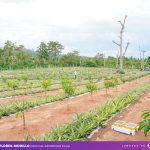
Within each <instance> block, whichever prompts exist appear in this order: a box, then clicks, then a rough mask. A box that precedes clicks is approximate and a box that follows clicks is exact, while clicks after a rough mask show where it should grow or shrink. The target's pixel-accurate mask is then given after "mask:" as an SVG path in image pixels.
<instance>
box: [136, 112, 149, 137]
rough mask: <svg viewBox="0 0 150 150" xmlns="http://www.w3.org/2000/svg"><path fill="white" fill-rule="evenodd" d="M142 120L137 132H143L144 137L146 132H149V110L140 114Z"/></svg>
mask: <svg viewBox="0 0 150 150" xmlns="http://www.w3.org/2000/svg"><path fill="white" fill-rule="evenodd" d="M142 117H143V120H142V121H141V122H139V128H138V130H139V131H141V130H142V129H143V130H144V135H145V136H146V135H147V134H148V132H149V131H150V110H146V111H145V112H144V113H143V114H142Z"/></svg>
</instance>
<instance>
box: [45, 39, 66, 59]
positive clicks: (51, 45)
mask: <svg viewBox="0 0 150 150" xmlns="http://www.w3.org/2000/svg"><path fill="white" fill-rule="evenodd" d="M47 49H48V53H49V56H50V57H51V58H52V60H53V61H57V60H58V58H59V55H60V54H61V53H62V50H63V49H64V46H63V45H62V44H60V43H59V42H57V41H49V42H48V43H47Z"/></svg>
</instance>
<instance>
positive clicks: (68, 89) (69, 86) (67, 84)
mask: <svg viewBox="0 0 150 150" xmlns="http://www.w3.org/2000/svg"><path fill="white" fill-rule="evenodd" d="M61 84H62V89H63V90H64V92H65V94H66V95H67V96H68V97H71V96H73V95H74V94H75V87H74V85H73V83H72V81H71V79H69V78H64V77H62V78H61ZM68 100H69V99H68ZM68 100H67V111H69V101H68Z"/></svg>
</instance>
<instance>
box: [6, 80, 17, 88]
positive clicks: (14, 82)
mask: <svg viewBox="0 0 150 150" xmlns="http://www.w3.org/2000/svg"><path fill="white" fill-rule="evenodd" d="M6 84H7V86H8V87H10V88H12V89H13V90H16V89H17V88H18V87H19V81H18V80H7V81H6Z"/></svg>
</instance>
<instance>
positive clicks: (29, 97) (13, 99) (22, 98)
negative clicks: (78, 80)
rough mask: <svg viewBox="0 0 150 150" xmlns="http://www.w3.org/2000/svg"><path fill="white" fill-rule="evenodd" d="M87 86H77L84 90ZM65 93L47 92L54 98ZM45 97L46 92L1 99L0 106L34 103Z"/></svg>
mask: <svg viewBox="0 0 150 150" xmlns="http://www.w3.org/2000/svg"><path fill="white" fill-rule="evenodd" d="M84 87H85V86H84V85H80V86H77V89H83V88H84ZM62 93H64V92H63V90H62V89H58V90H52V91H47V93H46V96H54V95H58V94H62ZM42 97H45V92H42V93H35V94H30V95H20V96H16V97H9V98H1V99H0V104H6V103H12V102H16V101H17V102H19V101H32V100H37V99H36V98H42Z"/></svg>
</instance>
